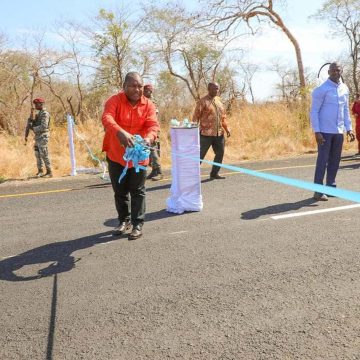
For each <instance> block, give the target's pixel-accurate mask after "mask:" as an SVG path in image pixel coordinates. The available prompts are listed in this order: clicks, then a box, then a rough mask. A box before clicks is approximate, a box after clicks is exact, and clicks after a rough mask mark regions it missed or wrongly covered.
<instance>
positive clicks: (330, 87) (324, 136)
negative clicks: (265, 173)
mask: <svg viewBox="0 0 360 360" xmlns="http://www.w3.org/2000/svg"><path fill="white" fill-rule="evenodd" d="M328 74H329V78H328V79H327V80H326V81H325V82H324V83H323V84H321V85H320V86H319V87H317V88H316V89H314V91H313V93H312V104H311V113H310V118H311V126H312V129H313V131H314V133H315V138H316V142H317V145H318V157H317V161H316V169H315V177H314V182H315V184H321V185H323V180H324V176H325V171H326V185H327V186H333V187H336V182H335V178H336V174H337V171H338V169H339V164H340V158H341V151H342V146H343V142H344V129H345V130H346V132H347V134H348V135H349V136H350V140H351V141H353V140H355V136H354V134H353V132H352V127H351V119H350V111H349V89H348V87H347V86H346V85H345V84H344V83H343V82H342V81H341V74H342V67H341V65H339V64H338V63H336V62H333V63H331V64H330V67H329V70H328ZM314 199H315V200H321V201H327V200H328V197H327V196H326V195H325V194H321V193H318V192H315V194H314Z"/></svg>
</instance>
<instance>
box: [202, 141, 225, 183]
mask: <svg viewBox="0 0 360 360" xmlns="http://www.w3.org/2000/svg"><path fill="white" fill-rule="evenodd" d="M210 146H211V147H212V149H213V151H214V153H215V157H214V162H217V163H220V164H221V163H222V161H223V157H224V151H225V139H224V136H223V135H221V136H204V135H200V159H201V160H202V159H204V157H205V156H206V153H207V152H208V150H209V148H210ZM219 170H220V167H219V166H215V165H213V167H212V169H211V173H210V175H211V176H214V175H217V174H218V173H219Z"/></svg>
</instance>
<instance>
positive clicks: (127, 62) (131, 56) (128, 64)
mask: <svg viewBox="0 0 360 360" xmlns="http://www.w3.org/2000/svg"><path fill="white" fill-rule="evenodd" d="M140 23H141V20H140V21H137V22H134V23H133V22H131V21H130V19H129V16H126V14H125V13H120V14H115V13H114V12H112V11H106V10H105V9H100V11H99V14H98V16H97V17H96V27H97V28H96V29H95V30H91V31H89V38H90V39H91V41H92V42H93V48H94V50H95V52H96V54H95V57H96V58H97V59H98V62H99V66H98V68H97V72H96V84H97V86H100V87H101V86H104V85H105V86H107V87H109V88H110V89H111V90H113V89H116V90H117V89H120V88H122V85H123V82H124V79H125V75H126V73H127V72H128V71H130V70H137V71H139V73H140V74H141V75H144V74H146V73H147V72H148V71H149V64H150V61H149V59H148V56H147V55H146V54H144V53H143V52H141V51H138V52H136V51H134V49H133V47H134V43H135V42H136V41H138V40H139V38H140V37H141V36H142V34H141V33H140V32H139V25H140Z"/></svg>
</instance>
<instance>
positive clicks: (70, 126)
mask: <svg viewBox="0 0 360 360" xmlns="http://www.w3.org/2000/svg"><path fill="white" fill-rule="evenodd" d="M66 120H67V129H68V135H69V150H70V161H71V173H70V175H71V176H75V175H76V159H75V148H74V131H73V126H74V120H73V118H72V117H71V115H69V114H67V115H66Z"/></svg>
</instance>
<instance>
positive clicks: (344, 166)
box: [339, 163, 360, 170]
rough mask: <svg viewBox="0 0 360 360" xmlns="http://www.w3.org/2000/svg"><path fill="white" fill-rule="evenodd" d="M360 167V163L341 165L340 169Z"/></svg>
mask: <svg viewBox="0 0 360 360" xmlns="http://www.w3.org/2000/svg"><path fill="white" fill-rule="evenodd" d="M359 168H360V163H357V164H349V165H340V166H339V169H342V170H356V169H359Z"/></svg>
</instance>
